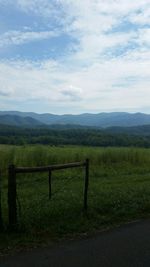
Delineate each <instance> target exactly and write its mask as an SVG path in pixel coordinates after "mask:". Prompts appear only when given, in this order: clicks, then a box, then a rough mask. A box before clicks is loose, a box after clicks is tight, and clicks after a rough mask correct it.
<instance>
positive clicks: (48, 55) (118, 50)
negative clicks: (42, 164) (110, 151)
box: [0, 0, 150, 114]
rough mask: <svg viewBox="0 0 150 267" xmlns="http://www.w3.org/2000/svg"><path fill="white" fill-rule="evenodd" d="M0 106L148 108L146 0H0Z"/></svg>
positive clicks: (149, 16) (149, 1)
mask: <svg viewBox="0 0 150 267" xmlns="http://www.w3.org/2000/svg"><path fill="white" fill-rule="evenodd" d="M0 110H20V111H35V112H38V113H44V112H49V113H57V114H63V113H74V114H78V113H83V112H92V113H97V112H102V111H106V112H110V111H129V112H139V111H140V112H145V113H150V0H137V1H131V0H0Z"/></svg>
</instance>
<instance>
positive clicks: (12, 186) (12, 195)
mask: <svg viewBox="0 0 150 267" xmlns="http://www.w3.org/2000/svg"><path fill="white" fill-rule="evenodd" d="M77 167H84V168H85V184H84V196H83V208H84V210H85V211H86V210H87V196H88V185H89V159H86V160H85V161H84V162H73V163H67V164H56V165H48V166H41V167H16V166H15V165H9V168H8V217H9V228H10V229H15V228H16V225H17V189H16V188H17V184H16V174H20V173H35V172H48V182H49V199H51V195H52V192H51V176H52V171H55V170H62V169H68V168H77Z"/></svg>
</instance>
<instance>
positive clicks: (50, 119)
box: [0, 111, 150, 128]
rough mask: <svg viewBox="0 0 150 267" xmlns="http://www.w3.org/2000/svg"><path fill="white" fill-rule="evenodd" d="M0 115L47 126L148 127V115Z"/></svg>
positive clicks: (149, 119)
mask: <svg viewBox="0 0 150 267" xmlns="http://www.w3.org/2000/svg"><path fill="white" fill-rule="evenodd" d="M0 115H1V116H2V115H11V116H19V117H21V118H26V117H31V118H32V119H34V120H36V123H37V124H38V123H43V124H47V125H52V124H57V125H67V124H68V125H70V124H73V125H81V126H92V127H102V128H107V127H113V126H119V127H129V126H139V125H148V124H149V125H150V114H144V113H134V114H131V113H127V112H112V113H98V114H90V113H84V114H80V115H71V114H66V115H54V114H48V113H45V114H37V113H34V112H19V111H1V112H0Z"/></svg>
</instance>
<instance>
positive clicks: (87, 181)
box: [83, 159, 89, 211]
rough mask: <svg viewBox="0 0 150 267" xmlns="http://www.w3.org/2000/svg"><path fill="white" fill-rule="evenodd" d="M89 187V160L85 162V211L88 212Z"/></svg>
mask: <svg viewBox="0 0 150 267" xmlns="http://www.w3.org/2000/svg"><path fill="white" fill-rule="evenodd" d="M88 185H89V159H86V161H85V185H84V207H83V208H84V210H85V211H86V210H87V196H88Z"/></svg>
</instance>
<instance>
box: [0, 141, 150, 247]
mask: <svg viewBox="0 0 150 267" xmlns="http://www.w3.org/2000/svg"><path fill="white" fill-rule="evenodd" d="M86 158H89V160H90V181H89V192H88V211H87V213H85V212H84V211H83V190H84V170H83V168H80V169H67V170H61V171H56V172H53V173H52V199H51V200H49V198H48V173H35V174H24V175H22V174H18V175H17V207H18V230H17V232H16V233H9V232H8V231H7V224H8V207H7V168H8V165H9V164H11V163H13V164H15V165H16V166H44V165H50V164H57V163H58V164H61V163H69V162H76V161H83V160H85V159H86ZM0 169H1V171H2V177H1V188H2V215H3V221H4V226H5V229H4V232H3V233H1V234H0V247H1V249H6V250H8V249H12V248H20V247H24V246H27V247H29V246H35V245H36V246H37V245H38V244H40V245H41V244H47V243H49V242H51V241H52V240H56V239H57V240H58V239H59V238H66V237H67V238H70V237H71V238H72V237H75V236H78V235H79V236H80V235H82V234H83V235H86V234H89V233H94V232H96V231H100V230H102V229H106V228H109V227H112V226H114V225H119V224H121V223H124V222H129V221H132V220H137V219H140V218H143V217H148V216H149V214H150V149H144V148H117V147H116V148H99V147H94V148H93V147H82V146H62V147H55V146H44V145H33V146H31V145H25V146H10V145H0Z"/></svg>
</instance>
